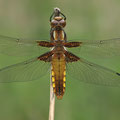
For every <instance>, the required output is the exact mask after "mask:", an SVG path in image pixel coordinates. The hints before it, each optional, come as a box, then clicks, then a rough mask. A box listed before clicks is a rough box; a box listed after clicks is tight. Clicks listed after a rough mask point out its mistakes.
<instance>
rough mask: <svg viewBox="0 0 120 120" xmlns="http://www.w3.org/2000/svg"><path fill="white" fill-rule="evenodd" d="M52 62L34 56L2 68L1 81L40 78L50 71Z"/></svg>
mask: <svg viewBox="0 0 120 120" xmlns="http://www.w3.org/2000/svg"><path fill="white" fill-rule="evenodd" d="M49 68H50V63H48V62H44V61H40V60H38V59H37V58H33V59H30V60H27V61H24V62H22V63H18V64H14V65H11V66H8V67H5V68H3V69H0V82H3V83H5V82H25V81H32V80H37V79H40V78H41V77H42V76H44V75H46V74H47V72H48V71H49Z"/></svg>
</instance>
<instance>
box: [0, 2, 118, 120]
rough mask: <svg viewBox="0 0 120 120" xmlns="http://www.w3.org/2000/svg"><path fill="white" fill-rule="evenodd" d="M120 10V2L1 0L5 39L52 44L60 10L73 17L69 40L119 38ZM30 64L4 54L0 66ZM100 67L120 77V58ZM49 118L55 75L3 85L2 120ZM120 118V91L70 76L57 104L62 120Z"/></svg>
mask: <svg viewBox="0 0 120 120" xmlns="http://www.w3.org/2000/svg"><path fill="white" fill-rule="evenodd" d="M119 6H120V1H119V0H101V1H100V0H74V1H73V0H64V1H62V0H34V1H33V0H0V34H1V35H6V36H11V37H18V38H34V39H49V29H50V25H49V17H50V15H51V13H52V12H53V8H54V7H59V8H60V9H61V11H62V12H63V13H64V14H65V15H66V17H67V26H66V29H65V30H66V33H67V37H68V40H69V39H89V40H95V39H109V38H116V37H120V32H119V31H120V16H119V14H120V7H119ZM118 52H119V51H118ZM26 59H27V57H24V58H21V57H14V56H5V55H0V67H1V68H2V67H5V66H8V65H11V64H15V63H18V62H20V61H23V60H26ZM108 61H109V62H108ZM95 62H97V63H98V64H102V65H104V66H106V67H109V68H111V69H114V70H116V71H118V72H120V67H119V66H120V63H119V61H118V60H117V58H113V59H110V60H108V59H107V60H104V59H103V60H102V62H101V61H100V60H98V61H95ZM48 113H49V74H47V75H46V76H45V77H43V78H41V79H40V80H37V81H32V82H23V83H9V84H8V83H6V84H3V83H1V84H0V119H1V120H46V119H48ZM119 113H120V88H115V87H106V86H96V85H88V84H84V83H80V82H79V81H77V80H74V79H72V78H70V77H69V76H68V77H67V87H66V93H65V95H64V97H63V100H57V99H56V108H55V119H56V120H61V119H62V120H119V118H120V114H119Z"/></svg>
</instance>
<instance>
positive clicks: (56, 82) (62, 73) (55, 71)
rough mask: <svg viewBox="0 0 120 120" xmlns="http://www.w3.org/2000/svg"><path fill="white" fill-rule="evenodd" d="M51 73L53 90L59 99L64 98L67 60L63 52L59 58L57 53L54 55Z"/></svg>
mask: <svg viewBox="0 0 120 120" xmlns="http://www.w3.org/2000/svg"><path fill="white" fill-rule="evenodd" d="M51 75H52V84H53V91H54V93H55V94H56V96H57V98H58V99H62V97H63V95H64V92H65V86H66V84H65V83H66V62H65V56H64V55H63V54H61V56H60V58H59V59H58V56H57V55H56V54H54V55H53V56H52V69H51Z"/></svg>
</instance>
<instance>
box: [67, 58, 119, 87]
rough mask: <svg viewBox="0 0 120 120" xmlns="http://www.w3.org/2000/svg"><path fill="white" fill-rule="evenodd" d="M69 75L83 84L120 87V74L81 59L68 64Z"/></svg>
mask: <svg viewBox="0 0 120 120" xmlns="http://www.w3.org/2000/svg"><path fill="white" fill-rule="evenodd" d="M67 73H68V75H70V76H71V77H72V78H73V79H76V80H79V81H81V82H87V83H94V84H99V85H110V86H120V73H117V72H115V71H113V70H110V69H108V68H105V67H102V66H99V65H97V64H94V63H91V62H88V61H86V60H85V59H82V58H81V59H80V61H78V62H72V63H68V64H67Z"/></svg>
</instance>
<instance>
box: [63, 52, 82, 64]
mask: <svg viewBox="0 0 120 120" xmlns="http://www.w3.org/2000/svg"><path fill="white" fill-rule="evenodd" d="M64 54H65V56H66V62H76V61H78V60H80V58H79V57H77V56H76V55H74V54H72V53H71V52H68V51H66V52H65V53H64Z"/></svg>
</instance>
